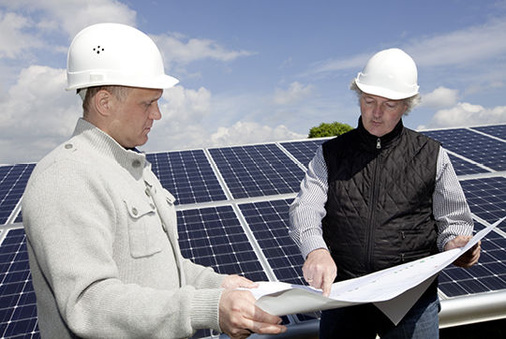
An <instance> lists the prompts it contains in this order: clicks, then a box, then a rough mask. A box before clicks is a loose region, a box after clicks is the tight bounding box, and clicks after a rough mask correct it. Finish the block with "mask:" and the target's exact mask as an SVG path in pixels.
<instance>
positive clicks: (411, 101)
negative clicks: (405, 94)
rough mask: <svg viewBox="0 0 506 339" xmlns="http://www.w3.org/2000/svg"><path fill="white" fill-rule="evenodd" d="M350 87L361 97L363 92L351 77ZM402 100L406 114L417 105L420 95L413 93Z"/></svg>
mask: <svg viewBox="0 0 506 339" xmlns="http://www.w3.org/2000/svg"><path fill="white" fill-rule="evenodd" d="M350 89H351V90H352V91H354V92H355V93H357V96H358V98H359V99H360V98H361V97H362V94H364V92H363V91H362V90H361V89H360V88H358V86H357V83H356V82H355V79H353V80H352V81H351V84H350ZM402 100H403V101H404V104H405V105H406V107H407V108H406V112H404V115H408V113H409V112H410V111H411V110H412V109H413V108H415V106H417V105H418V104H419V103H420V101H421V96H420V94H418V93H417V94H415V95H413V96H412V97H409V98H406V99H402Z"/></svg>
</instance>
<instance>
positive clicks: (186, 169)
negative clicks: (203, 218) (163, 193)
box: [146, 150, 226, 205]
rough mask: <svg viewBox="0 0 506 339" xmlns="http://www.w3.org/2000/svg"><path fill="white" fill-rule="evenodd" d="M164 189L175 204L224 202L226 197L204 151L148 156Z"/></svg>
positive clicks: (152, 154)
mask: <svg viewBox="0 0 506 339" xmlns="http://www.w3.org/2000/svg"><path fill="white" fill-rule="evenodd" d="M146 159H147V160H148V161H149V162H151V164H152V170H153V172H154V173H155V174H156V175H157V177H158V178H159V180H160V183H161V184H162V186H163V187H164V188H166V189H167V190H168V191H170V192H171V193H172V194H173V195H174V197H176V204H178V205H181V204H192V203H200V202H208V201H220V200H225V199H226V196H225V193H224V192H223V189H222V188H221V185H220V183H219V182H218V179H217V177H216V175H215V174H214V171H213V169H212V168H211V165H210V163H209V161H208V160H207V158H206V156H205V154H204V151H203V150H193V151H181V152H179V151H175V152H167V153H151V154H147V155H146Z"/></svg>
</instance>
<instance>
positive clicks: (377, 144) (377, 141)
mask: <svg viewBox="0 0 506 339" xmlns="http://www.w3.org/2000/svg"><path fill="white" fill-rule="evenodd" d="M376 149H381V139H380V138H378V140H376Z"/></svg>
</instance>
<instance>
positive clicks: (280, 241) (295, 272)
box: [239, 199, 305, 284]
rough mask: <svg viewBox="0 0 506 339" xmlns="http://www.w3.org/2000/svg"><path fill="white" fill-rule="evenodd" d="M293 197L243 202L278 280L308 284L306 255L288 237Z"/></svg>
mask: <svg viewBox="0 0 506 339" xmlns="http://www.w3.org/2000/svg"><path fill="white" fill-rule="evenodd" d="M292 200H293V199H289V200H287V199H284V200H272V201H260V202H256V203H248V204H240V205H239V207H240V209H241V212H242V214H243V215H244V217H245V219H246V222H247V223H248V225H249V228H250V229H251V230H252V232H253V234H254V235H255V239H256V240H257V241H258V244H259V245H260V247H261V249H262V251H263V253H264V254H265V256H266V258H267V260H268V262H269V264H270V266H271V267H272V269H273V271H274V273H275V275H276V277H277V279H278V280H279V281H284V282H288V283H291V284H305V283H304V281H303V280H302V265H303V264H304V258H303V257H302V255H301V254H300V251H299V249H298V248H297V246H296V245H295V243H294V242H293V241H292V240H291V239H290V237H289V236H288V224H289V221H288V208H289V206H290V203H291V201H292Z"/></svg>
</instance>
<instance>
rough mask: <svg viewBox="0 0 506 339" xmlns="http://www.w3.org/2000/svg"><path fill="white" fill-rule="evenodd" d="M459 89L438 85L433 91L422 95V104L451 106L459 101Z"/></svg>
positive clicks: (425, 105) (433, 106) (426, 105)
mask: <svg viewBox="0 0 506 339" xmlns="http://www.w3.org/2000/svg"><path fill="white" fill-rule="evenodd" d="M458 96H459V91H458V90H456V89H449V88H445V87H438V88H436V89H435V90H434V91H432V92H431V93H427V94H423V95H422V103H421V105H422V106H424V107H432V108H440V107H450V106H453V105H455V104H456V103H457V100H458Z"/></svg>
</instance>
